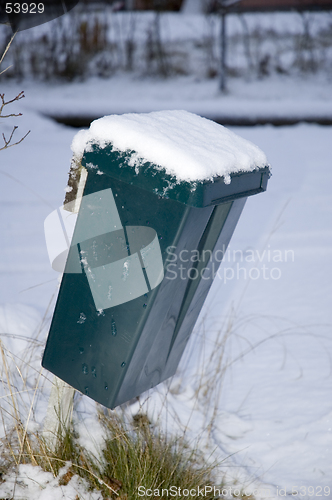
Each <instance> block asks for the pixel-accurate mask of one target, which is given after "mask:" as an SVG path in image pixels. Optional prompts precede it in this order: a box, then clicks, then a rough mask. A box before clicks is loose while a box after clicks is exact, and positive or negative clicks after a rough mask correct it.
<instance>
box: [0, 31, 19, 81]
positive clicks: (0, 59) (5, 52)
mask: <svg viewBox="0 0 332 500" xmlns="http://www.w3.org/2000/svg"><path fill="white" fill-rule="evenodd" d="M16 33H17V32H16ZM16 33H14V34H13V36H12V37H11V39H10V40H9V42H8V44H7V47H6V48H5V50H4V53H3V54H2V56H1V57H0V65H1V63H2V61H3V60H4V58H5V55H6V54H7V52H8V49H9V47H10V46H11V43H12V41H13V40H14V37H15V35H16ZM10 67H11V66H8V68H6V69H4V70H3V71H1V73H0V75H2V73H4V72H5V71H7V69H9V68H10Z"/></svg>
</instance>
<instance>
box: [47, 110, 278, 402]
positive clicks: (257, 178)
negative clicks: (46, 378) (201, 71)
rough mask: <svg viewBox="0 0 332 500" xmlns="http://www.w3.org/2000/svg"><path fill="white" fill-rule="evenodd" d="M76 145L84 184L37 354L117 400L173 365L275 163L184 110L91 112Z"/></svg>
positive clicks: (82, 387)
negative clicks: (246, 209) (250, 201)
mask: <svg viewBox="0 0 332 500" xmlns="http://www.w3.org/2000/svg"><path fill="white" fill-rule="evenodd" d="M73 149H74V157H75V158H76V162H77V163H78V162H81V165H82V167H80V169H81V170H77V173H78V172H81V173H82V172H85V176H84V177H83V176H82V175H81V183H80V189H82V186H83V185H84V191H83V192H82V197H81V198H80V197H79V196H78V201H79V203H80V207H79V212H78V216H77V221H76V225H75V229H74V232H73V236H72V239H71V242H70V245H69V252H68V256H67V259H66V264H65V269H64V274H63V278H62V282H61V287H60V291H59V296H58V300H57V304H56V307H55V311H54V315H53V320H52V324H51V327H50V332H49V336H48V340H47V344H46V348H45V352H44V357H43V361H42V364H43V366H44V367H45V368H47V369H48V370H49V371H51V372H53V373H54V374H55V375H57V376H58V377H59V378H61V379H63V380H64V381H66V382H67V383H68V384H70V385H71V386H73V387H74V388H75V389H77V390H79V391H80V392H82V393H84V394H86V395H88V396H89V397H91V398H92V399H94V400H96V401H98V402H99V403H101V404H103V405H104V406H106V407H109V408H114V407H116V406H118V405H120V404H122V403H124V402H126V401H128V400H130V399H132V398H133V397H135V396H138V395H139V394H141V393H142V392H144V391H146V390H147V389H150V388H151V387H154V386H155V385H157V384H159V383H160V382H162V381H163V380H165V379H167V378H169V377H171V376H172V375H173V374H174V373H175V371H176V369H177V366H178V363H179V361H180V358H181V355H182V353H183V351H184V348H185V346H186V344H187V341H188V339H189V336H190V334H191V332H192V330H193V327H194V325H195V322H196V320H197V317H198V315H199V312H200V310H201V308H202V306H203V303H204V300H205V298H206V296H207V293H208V291H209V289H210V286H211V284H212V281H213V278H214V277H215V275H216V272H217V270H218V267H219V264H220V261H221V257H220V256H222V255H223V254H224V252H225V250H226V249H227V245H228V243H229V241H230V238H231V236H232V234H233V231H234V229H235V226H236V224H237V221H238V219H239V217H240V214H241V211H242V209H243V206H244V204H245V201H246V199H247V197H248V196H250V195H253V194H256V193H259V192H262V191H265V189H266V186H267V181H268V178H269V175H270V170H269V166H268V164H267V160H266V157H265V155H264V154H263V153H262V151H260V150H259V148H257V147H256V146H254V145H253V144H251V143H250V142H249V141H245V140H244V139H242V138H239V137H238V136H237V135H235V134H234V133H232V132H230V131H229V130H227V129H225V128H224V127H222V126H220V125H217V124H215V123H214V122H211V121H210V120H206V119H204V118H201V117H198V116H196V115H193V114H191V113H187V112H185V111H164V112H156V113H149V114H129V115H122V116H111V117H105V118H102V119H100V120H96V121H95V122H93V123H92V125H91V127H90V130H89V131H81V132H79V133H78V135H77V136H76V138H75V139H74V142H73ZM86 173H87V175H86ZM83 178H84V181H82V179H83Z"/></svg>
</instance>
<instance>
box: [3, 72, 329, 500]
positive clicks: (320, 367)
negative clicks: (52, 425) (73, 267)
mask: <svg viewBox="0 0 332 500" xmlns="http://www.w3.org/2000/svg"><path fill="white" fill-rule="evenodd" d="M185 83H188V80H187V79H174V80H169V81H168V82H160V81H153V80H148V81H145V82H138V81H137V80H136V81H132V80H130V78H128V77H126V78H125V77H122V78H121V79H120V78H115V79H113V80H110V81H98V80H96V79H93V80H91V81H89V82H86V83H73V84H72V86H71V85H69V84H68V85H60V86H58V87H56V86H55V85H52V86H50V85H47V86H44V85H41V84H39V85H37V84H34V85H33V84H32V83H29V82H27V83H26V84H25V82H21V83H20V86H19V87H17V86H16V85H14V84H12V83H6V84H4V85H3V86H2V88H3V91H4V92H6V96H8V97H13V94H14V93H15V91H16V90H17V89H18V90H19V91H20V90H22V88H25V89H26V99H25V100H24V101H22V102H21V101H20V102H18V103H14V104H13V109H12V110H13V112H23V116H22V117H20V118H17V119H11V120H9V119H8V121H7V120H5V122H4V125H3V126H4V131H5V134H8V133H10V131H11V126H12V125H14V124H15V125H18V126H19V129H18V131H17V132H16V133H17V134H19V133H20V132H21V134H22V135H23V134H24V133H25V132H26V131H27V130H29V129H31V133H30V134H29V136H28V137H27V138H26V139H25V140H24V141H23V142H22V143H21V144H19V145H18V146H15V147H13V148H10V149H8V150H5V151H2V152H1V153H0V159H1V167H0V176H1V183H0V207H1V218H0V229H1V238H2V245H1V246H0V273H1V283H2V286H1V288H0V304H1V308H0V327H1V341H2V345H3V346H4V348H5V352H6V355H7V356H8V360H9V361H10V362H9V368H10V374H11V376H12V377H13V381H14V384H13V386H15V388H16V389H17V391H18V393H19V402H18V404H19V408H20V411H21V415H22V422H23V424H24V425H25V426H26V427H27V430H28V431H29V432H30V431H31V432H34V431H35V430H36V429H38V428H41V426H42V424H43V419H44V417H45V414H46V406H47V398H48V396H49V390H50V380H51V379H52V377H51V376H50V374H49V373H47V372H46V371H45V370H42V369H41V366H40V358H41V350H42V348H43V345H44V343H45V340H46V334H47V325H48V324H49V321H50V317H51V313H52V310H53V308H54V303H55V297H56V293H57V291H58V278H57V273H56V272H55V271H53V270H52V268H51V266H50V265H49V262H48V257H47V250H46V245H45V241H44V235H43V222H44V219H45V218H46V217H47V215H49V213H50V212H52V210H54V209H56V208H57V207H58V206H60V205H61V204H62V202H63V199H64V189H65V186H66V183H67V172H68V170H69V165H70V158H71V151H70V143H71V141H72V139H73V135H74V131H73V129H71V128H69V127H68V128H66V127H64V126H62V125H59V124H56V123H54V122H52V121H50V120H49V119H47V118H45V116H40V114H38V113H39V112H40V111H41V110H42V111H43V112H44V113H46V111H47V110H48V109H50V108H51V107H53V109H56V110H66V112H72V114H75V113H76V112H77V111H78V110H81V111H82V110H83V111H84V110H85V111H86V110H88V111H91V110H92V109H93V108H95V109H97V110H102V109H104V113H105V111H107V112H108V110H109V112H114V106H115V105H116V106H117V112H121V107H122V109H123V111H126V112H127V111H129V109H128V108H129V107H132V108H133V109H134V110H138V111H153V110H154V109H158V110H160V108H162V107H165V108H166V107H167V108H168V109H170V108H172V106H171V104H172V99H173V100H174V107H176V108H182V109H184V108H186V109H189V110H194V111H195V112H198V110H199V111H200V112H202V114H203V113H204V112H205V115H207V114H208V113H211V111H212V110H214V111H217V112H219V111H220V110H223V109H224V110H225V109H228V110H230V109H232V111H233V112H234V114H236V115H240V114H241V113H243V110H245V113H246V114H247V115H251V113H254V110H256V111H257V110H258V111H259V112H270V111H271V110H272V111H278V112H280V114H284V115H286V114H287V113H290V114H291V113H293V111H294V106H295V107H296V108H298V109H301V110H305V111H308V112H310V113H311V114H312V115H315V113H316V112H320V111H321V110H322V109H323V108H324V109H325V110H326V112H327V113H328V114H331V110H332V100H331V90H330V82H328V81H326V82H325V83H324V80H323V79H322V78H319V77H317V79H316V78H315V77H310V78H309V79H308V80H305V79H303V80H301V81H292V80H287V79H285V78H284V77H282V78H280V79H279V80H278V81H277V80H276V78H273V79H272V80H265V81H260V82H257V83H255V84H254V83H253V82H251V83H250V84H247V83H246V82H242V83H241V82H240V81H239V80H236V81H235V82H234V84H232V85H230V90H229V93H228V94H226V95H222V96H221V95H220V94H217V91H216V88H217V83H216V81H208V82H196V83H195V82H193V81H191V82H189V93H188V88H185ZM167 89H168V93H167V92H166V90H167ZM211 89H212V90H211ZM213 89H214V90H213ZM87 93H88V94H89V96H91V98H89V99H87V98H86V95H87ZM166 94H167V95H166ZM15 95H16V94H15ZM143 95H144V99H145V100H142V99H141V97H142V96H143ZM107 96H111V97H109V100H108V101H107V99H106V97H107ZM105 102H106V104H105ZM135 103H136V108H134V105H135ZM107 106H108V107H107ZM105 108H107V109H106V110H105ZM110 108H113V111H112V109H110ZM232 131H234V132H235V133H236V134H238V135H239V136H241V137H243V138H244V139H247V140H249V141H252V142H253V143H255V144H258V146H259V147H260V148H262V149H263V150H264V151H265V152H266V154H267V156H268V158H269V161H270V162H271V164H272V165H273V176H272V178H271V179H270V181H269V184H268V189H267V192H266V193H264V194H260V195H257V196H253V197H250V198H249V199H248V202H247V204H246V206H245V207H244V211H243V214H242V216H241V218H240V221H239V224H238V226H237V228H236V230H235V233H234V235H233V238H232V241H231V247H230V253H229V254H228V253H227V254H226V259H225V261H224V263H223V264H222V267H221V270H220V273H219V275H218V277H217V278H216V280H215V282H214V285H213V287H212V288H211V291H210V294H209V297H208V299H207V301H206V304H205V306H204V310H203V311H202V314H201V316H200V319H199V321H198V323H197V325H196V328H195V332H194V333H193V335H192V338H191V341H190V345H188V349H187V351H186V353H185V356H184V358H183V360H182V361H181V364H180V367H179V371H178V373H177V375H176V377H174V379H173V380H172V381H170V382H169V383H167V384H162V385H160V386H158V387H157V388H156V389H154V390H152V391H149V393H148V394H144V395H142V396H141V397H140V400H139V402H138V403H136V404H135V405H132V406H131V407H129V408H128V409H127V410H126V411H128V412H132V413H135V412H137V411H138V410H139V408H140V407H141V408H142V410H143V411H147V412H148V413H149V414H150V416H151V418H154V419H155V420H157V419H159V421H160V422H161V423H162V425H163V426H165V428H166V429H167V430H168V432H177V433H183V429H186V437H187V438H188V440H189V441H190V443H191V444H195V443H198V446H199V447H200V448H201V449H202V451H206V455H207V456H209V454H210V450H211V448H212V449H215V456H216V457H218V459H219V460H224V462H223V463H224V465H225V467H224V471H225V475H226V476H227V478H228V481H229V484H231V481H232V480H234V478H236V479H237V481H238V484H239V485H242V486H243V487H245V488H246V489H247V491H250V489H251V490H253V489H254V488H256V489H259V491H260V492H261V495H259V494H256V495H255V496H256V498H260V497H261V498H271V499H279V500H280V496H286V493H288V494H289V493H291V492H292V489H293V488H295V489H297V491H300V492H301V495H300V493H299V494H298V495H297V496H295V495H294V496H293V497H291V498H303V499H304V500H313V499H316V498H317V497H318V496H319V497H320V498H331V495H330V494H329V493H328V491H329V490H328V489H329V488H330V489H331V490H332V466H331V464H332V403H331V391H332V376H331V359H332V338H331V325H332V308H331V296H332V282H331V279H330V275H331V262H332V231H331V220H332V203H331V188H330V186H331V182H332V178H331V176H332V170H331V134H332V127H330V126H327V127H323V126H319V125H314V124H310V125H309V124H299V125H296V126H293V127H272V126H257V127H252V128H250V127H237V128H232ZM6 136H7V135H6ZM233 251H234V252H236V253H235V254H233V253H232V252H233ZM288 251H291V252H293V253H289V254H287V253H286V252H288ZM253 256H254V260H252V259H253ZM287 257H288V258H287ZM263 266H265V271H264V269H263ZM274 268H277V270H274V271H272V270H273V269H274ZM264 273H265V274H264ZM34 339H37V340H34ZM223 347H224V349H223ZM219 354H220V356H219ZM212 355H214V356H216V357H215V358H211V356H212ZM219 358H220V363H218V360H219ZM211 359H212V360H211ZM1 370H2V372H1V373H2V378H3V379H4V380H5V373H4V370H3V366H2V360H1ZM216 373H218V374H220V377H219V378H217V379H216ZM20 374H22V375H23V379H25V380H26V383H23V382H22V379H21V375H20ZM36 380H37V382H38V384H39V386H40V390H39V391H37V393H36V395H35V390H34V388H35V386H36ZM200 384H201V386H202V387H203V389H204V390H206V389H208V391H210V397H208V396H209V394H207V395H206V394H204V390H203V391H202V393H201V394H200V395H199V396H197V389H198V387H199V385H200ZM208 391H207V392H208ZM6 394H7V393H6V384H4V385H3V387H1V398H2V399H1V406H3V407H4V408H5V410H8V411H9V410H10V399H9V398H7V397H6ZM31 407H33V412H30V410H29V409H30V408H31ZM74 413H75V420H74V422H75V427H76V429H77V430H78V432H79V434H80V443H81V444H82V445H83V446H85V447H86V448H87V449H88V450H89V451H92V452H94V453H96V454H97V453H98V446H99V447H100V444H101V442H102V431H101V429H100V426H99V424H98V420H97V418H96V410H95V405H94V403H93V402H92V401H91V400H90V399H89V398H87V397H86V396H83V395H80V394H77V396H76V402H75V412H74ZM212 416H214V424H213V426H209V423H210V422H211V417H212ZM94 422H95V423H94ZM5 424H6V425H7V426H8V425H9V424H10V422H9V420H8V419H7V420H6V421H5ZM4 433H5V429H3V426H2V424H1V427H0V434H1V436H3V435H4ZM28 477H30V478H31V480H28ZM15 478H16V474H14V473H12V474H10V475H9V476H6V479H7V480H6V482H5V483H3V484H2V485H1V489H0V497H1V496H4V498H6V496H7V497H9V498H10V495H11V493H12V489H10V488H11V487H12V486H13V481H14V480H15ZM18 480H19V484H21V489H20V490H17V493H20V495H21V496H22V497H23V498H25V499H28V500H30V499H37V498H47V499H52V500H53V498H72V497H73V498H75V495H76V494H79V495H81V497H82V498H87V499H88V498H89V496H88V495H89V493H87V492H85V493H84V492H83V490H84V485H83V484H82V483H81V484H80V485H78V484H77V483H75V481H76V480H77V479H75V481H73V480H72V481H71V482H70V483H69V484H68V485H67V486H66V487H62V489H60V487H59V486H57V484H58V481H57V480H56V479H54V478H52V477H51V476H50V475H48V474H47V473H42V472H41V471H40V469H39V468H33V469H32V467H31V466H29V465H24V466H20V468H19V471H18ZM35 481H38V484H39V485H41V486H38V485H36V482H35ZM7 483H8V484H7ZM37 486H38V487H37ZM184 487H185V485H184ZM309 487H311V488H313V490H312V489H310V490H309ZM71 488H73V489H71ZM300 488H302V489H301V490H300ZM320 488H321V490H320ZM324 488H326V489H325V490H324ZM74 489H76V493H75V494H74V493H73V491H74ZM267 489H268V491H269V494H268V495H267V494H264V493H263V492H264V491H266V490H267ZM331 490H330V491H331ZM280 492H282V493H281V494H280ZM5 495H6V496H5ZM42 495H43V496H42ZM72 495H73V496H72ZM94 495H95V496H94ZM91 498H98V494H97V493H96V492H91Z"/></svg>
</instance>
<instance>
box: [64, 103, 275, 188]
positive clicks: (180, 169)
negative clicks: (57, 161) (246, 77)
mask: <svg viewBox="0 0 332 500" xmlns="http://www.w3.org/2000/svg"><path fill="white" fill-rule="evenodd" d="M92 144H98V145H99V146H100V147H101V148H104V147H106V146H107V145H108V144H112V146H113V148H114V149H115V150H117V151H122V152H128V153H132V152H134V154H131V156H130V159H129V165H130V166H132V167H134V168H135V167H136V166H138V165H140V164H141V163H142V161H145V162H146V161H148V162H151V163H152V164H155V165H156V166H157V168H163V169H165V170H166V173H167V174H169V175H171V176H175V177H176V179H177V180H178V181H189V182H190V181H198V180H199V181H202V180H205V179H212V178H213V177H217V176H223V177H224V178H225V182H226V183H229V182H230V174H233V173H236V172H249V171H252V170H255V169H257V168H261V167H265V166H267V158H266V156H265V154H264V153H263V152H262V151H261V150H260V149H259V148H258V147H257V146H255V145H254V144H253V143H251V142H250V141H247V140H245V139H243V138H242V137H240V136H238V135H236V134H235V133H234V132H232V131H230V130H228V129H227V128H225V127H223V126H222V125H218V124H216V123H214V122H212V121H211V120H207V119H205V118H202V117H200V116H197V115H194V114H193V113H188V112H187V111H159V112H152V113H142V114H134V113H129V114H125V115H121V116H118V115H111V116H105V117H103V118H100V119H99V120H95V121H94V122H93V123H92V124H91V125H90V129H89V130H88V131H84V130H81V131H80V132H78V134H76V136H75V138H74V140H73V142H72V150H73V153H74V155H75V157H77V158H82V156H83V152H84V150H86V151H91V145H92Z"/></svg>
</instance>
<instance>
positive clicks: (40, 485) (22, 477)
mask: <svg viewBox="0 0 332 500" xmlns="http://www.w3.org/2000/svg"><path fill="white" fill-rule="evenodd" d="M70 465H71V464H70V463H68V464H66V465H65V466H64V467H63V468H62V469H61V470H60V473H59V475H58V476H57V477H56V478H55V477H53V474H51V473H50V472H44V471H43V470H42V469H41V468H40V467H39V466H33V465H29V464H25V465H23V464H21V465H19V467H18V469H19V471H18V474H16V473H11V474H8V475H6V476H5V478H4V479H5V481H4V483H2V484H1V485H0V495H5V496H2V498H9V497H10V498H25V499H27V500H28V499H30V498H31V499H34V500H61V499H63V498H65V499H66V500H76V499H77V498H84V499H86V500H102V496H101V494H99V493H97V492H89V491H88V489H87V484H86V483H85V482H84V480H83V479H80V478H79V477H78V476H77V475H74V476H73V477H72V478H71V479H70V481H69V482H68V484H66V485H65V486H59V480H60V479H61V478H62V477H63V476H64V475H65V474H66V472H67V471H68V469H69V467H70ZM14 493H15V497H14V496H12V495H14Z"/></svg>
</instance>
